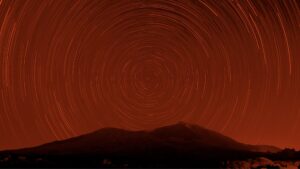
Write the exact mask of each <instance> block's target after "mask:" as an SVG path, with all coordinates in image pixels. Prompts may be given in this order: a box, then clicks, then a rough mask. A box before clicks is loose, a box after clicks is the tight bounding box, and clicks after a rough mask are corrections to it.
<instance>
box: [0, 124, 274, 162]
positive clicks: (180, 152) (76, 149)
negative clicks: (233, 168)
mask: <svg viewBox="0 0 300 169" xmlns="http://www.w3.org/2000/svg"><path fill="white" fill-rule="evenodd" d="M258 151H264V152H265V151H272V152H273V151H279V149H277V148H275V147H271V146H270V147H269V146H254V145H247V144H242V143H239V142H237V141H235V140H233V139H231V138H229V137H226V136H223V135H222V134H219V133H217V132H214V131H211V130H208V129H205V128H202V127H200V126H197V125H192V124H187V123H182V122H181V123H177V124H175V125H171V126H165V127H161V128H157V129H155V130H151V131H126V130H121V129H115V128H105V129H100V130H98V131H95V132H92V133H89V134H86V135H82V136H79V137H75V138H71V139H67V140H64V141H56V142H52V143H48V144H44V145H41V146H38V147H34V148H26V149H20V150H15V151H4V152H2V153H1V152H0V160H1V161H0V166H4V167H7V166H13V167H20V166H21V167H24V166H30V167H34V166H38V167H51V166H52V167H53V166H54V167H66V166H72V167H80V166H82V167H98V166H100V167H101V166H102V167H120V166H121V167H126V166H129V167H175V166H204V167H208V166H209V167H220V165H222V164H221V161H224V160H226V159H237V158H247V157H250V156H254V155H257V154H259V153H260V152H258ZM1 158H2V159H1ZM211 165H213V166H211Z"/></svg>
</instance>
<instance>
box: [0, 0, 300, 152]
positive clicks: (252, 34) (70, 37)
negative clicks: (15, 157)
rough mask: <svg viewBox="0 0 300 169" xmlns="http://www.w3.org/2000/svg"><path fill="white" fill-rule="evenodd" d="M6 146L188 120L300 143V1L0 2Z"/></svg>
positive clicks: (0, 99) (239, 135)
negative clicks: (112, 128)
mask: <svg viewBox="0 0 300 169" xmlns="http://www.w3.org/2000/svg"><path fill="white" fill-rule="evenodd" d="M0 79H1V81H0V137H1V138H0V149H1V150H2V149H11V148H20V147H28V146H34V145H38V144H42V143H46V142H50V141H54V140H61V139H66V138H70V137H74V136H77V135H81V134H84V133H87V132H91V131H94V130H97V129H100V128H103V127H118V128H123V129H130V130H142V129H151V128H156V127H160V126H164V125H169V124H174V123H176V122H178V121H185V122H190V123H194V124H198V125H201V126H204V127H206V128H209V129H213V130H216V131H218V132H220V133H222V134H224V135H227V136H230V137H232V138H234V139H236V140H238V141H240V142H243V143H249V144H269V145H275V146H279V147H281V148H284V147H294V148H297V149H300V142H299V140H300V132H299V131H300V1H299V0H181V1H175V0H53V1H51V0H44V1H39V0H0Z"/></svg>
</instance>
